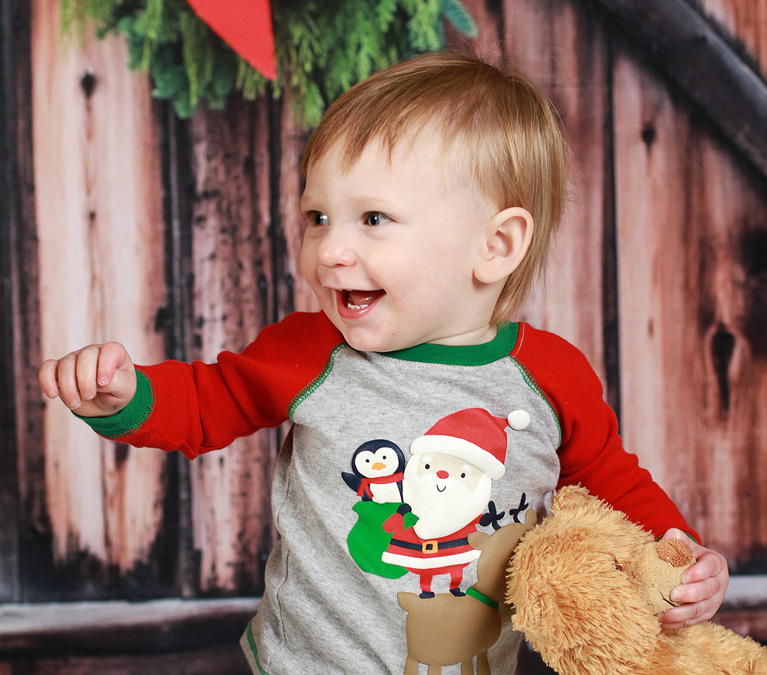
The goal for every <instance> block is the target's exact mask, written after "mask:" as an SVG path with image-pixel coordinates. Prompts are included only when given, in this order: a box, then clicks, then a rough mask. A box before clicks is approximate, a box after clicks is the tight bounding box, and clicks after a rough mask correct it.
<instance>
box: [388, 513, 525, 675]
mask: <svg viewBox="0 0 767 675" xmlns="http://www.w3.org/2000/svg"><path fill="white" fill-rule="evenodd" d="M536 520H537V519H536V516H535V512H534V511H533V510H532V509H530V510H528V511H527V513H526V522H525V523H514V524H509V525H504V526H503V527H501V528H500V529H498V530H496V531H495V532H493V534H485V533H484V532H474V533H472V534H470V535H469V543H470V544H471V546H472V548H475V549H477V550H479V551H481V554H480V556H479V560H478V561H477V577H478V580H477V583H476V584H474V586H472V587H471V588H469V589H468V590H467V591H466V595H465V596H462V597H456V596H455V595H452V594H450V593H440V594H437V595H436V596H435V597H433V598H420V597H419V596H418V595H416V594H415V593H406V592H404V591H402V592H400V593H399V594H398V596H397V597H398V599H399V604H400V607H402V609H404V610H405V611H406V612H407V613H408V616H407V621H406V628H405V630H406V632H407V652H408V653H407V661H406V663H405V675H417V673H418V664H419V663H423V664H426V665H428V666H429V674H430V675H433V674H436V673H440V672H442V666H448V665H452V664H455V663H460V664H461V672H462V673H464V674H465V675H469V674H472V675H473V673H474V667H473V663H472V661H473V658H474V656H477V657H478V658H477V670H478V675H490V665H489V663H488V660H487V651H488V650H489V649H490V647H492V646H493V644H495V642H496V640H498V637H499V636H500V634H501V617H500V615H499V613H498V604H499V603H500V602H501V601H502V600H503V598H504V595H505V591H506V569H507V567H508V564H509V558H510V557H511V553H512V551H513V550H514V547H515V546H516V545H517V543H518V542H519V540H520V539H521V537H522V535H523V534H524V533H525V532H527V530H529V529H531V528H532V527H533V525H535V522H536Z"/></svg>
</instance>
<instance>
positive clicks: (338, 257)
mask: <svg viewBox="0 0 767 675" xmlns="http://www.w3.org/2000/svg"><path fill="white" fill-rule="evenodd" d="M317 261H318V262H319V263H320V264H321V265H324V266H325V267H335V266H337V265H353V264H354V252H353V251H352V248H351V246H350V245H349V241H348V240H347V238H346V237H344V236H342V234H341V233H340V232H333V231H332V230H331V231H330V232H328V233H327V234H326V235H325V236H324V237H323V239H322V241H321V242H320V244H319V246H318V247H317Z"/></svg>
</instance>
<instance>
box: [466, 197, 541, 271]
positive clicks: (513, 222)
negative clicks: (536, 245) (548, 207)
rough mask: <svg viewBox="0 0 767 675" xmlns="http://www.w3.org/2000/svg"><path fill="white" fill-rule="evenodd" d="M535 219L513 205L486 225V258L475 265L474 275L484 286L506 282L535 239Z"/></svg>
mask: <svg viewBox="0 0 767 675" xmlns="http://www.w3.org/2000/svg"><path fill="white" fill-rule="evenodd" d="M534 226H535V225H534V223H533V216H532V215H531V214H530V212H529V211H527V210H526V209H523V208H521V207H518V206H513V207H511V208H508V209H504V210H503V211H499V212H498V213H496V214H495V215H494V216H493V217H492V218H491V219H490V222H489V223H488V225H487V232H486V239H485V241H484V249H483V252H482V253H483V255H482V256H481V257H480V259H479V260H478V261H477V263H476V265H475V266H474V276H475V277H476V279H477V281H480V282H481V283H484V284H494V283H496V282H498V281H502V280H504V279H506V278H507V277H508V276H509V275H510V274H511V273H512V272H513V271H514V270H515V269H517V267H519V264H520V263H521V262H522V260H523V259H524V257H525V255H526V254H527V251H528V250H529V248H530V242H531V241H532V239H533V229H534Z"/></svg>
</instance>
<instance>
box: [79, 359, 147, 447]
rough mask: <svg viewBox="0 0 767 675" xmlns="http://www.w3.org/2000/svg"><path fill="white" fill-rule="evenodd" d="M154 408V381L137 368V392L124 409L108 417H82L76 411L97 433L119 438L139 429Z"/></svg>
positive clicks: (115, 438)
mask: <svg viewBox="0 0 767 675" xmlns="http://www.w3.org/2000/svg"><path fill="white" fill-rule="evenodd" d="M153 408H154V389H153V388H152V382H151V381H150V380H149V378H148V377H147V376H146V375H144V373H143V372H141V371H140V370H138V369H137V370H136V393H135V394H134V395H133V398H132V399H131V400H130V403H128V405H126V406H125V407H124V408H123V409H122V410H120V411H119V412H116V413H115V414H114V415H108V416H106V417H82V416H80V415H78V414H77V413H75V416H76V417H79V418H80V419H81V420H82V421H83V422H85V423H86V424H87V425H88V426H90V427H91V429H93V430H94V431H95V432H96V433H97V434H99V435H101V436H104V437H106V438H111V439H112V440H119V439H120V438H124V437H125V436H129V435H130V434H132V433H134V432H136V431H138V429H139V428H140V427H141V425H142V424H144V422H146V421H147V419H148V418H149V415H150V414H151V413H152V409H153Z"/></svg>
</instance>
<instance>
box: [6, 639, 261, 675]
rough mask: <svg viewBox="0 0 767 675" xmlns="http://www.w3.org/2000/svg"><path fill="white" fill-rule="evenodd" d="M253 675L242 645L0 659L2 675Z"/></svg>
mask: <svg viewBox="0 0 767 675" xmlns="http://www.w3.org/2000/svg"><path fill="white" fill-rule="evenodd" d="M167 673H183V674H184V675H210V674H211V673H226V674H227V675H251V670H250V666H249V665H248V664H247V661H245V657H244V656H243V654H242V650H241V649H240V646H239V644H237V642H236V641H234V642H233V643H230V644H227V645H222V646H216V647H210V648H207V649H194V650H191V651H183V652H177V653H173V654H157V655H154V654H145V655H141V656H108V657H89V656H76V657H61V658H53V659H46V658H42V659H41V658H38V657H28V658H21V659H13V660H9V661H0V674H1V675H166V674H167Z"/></svg>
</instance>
